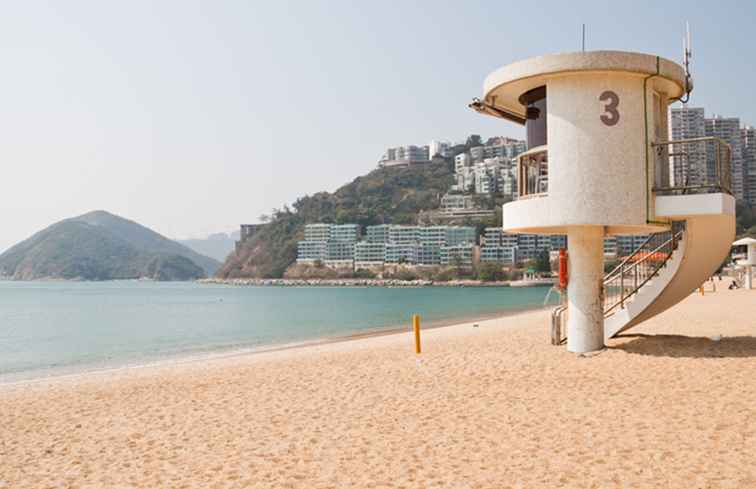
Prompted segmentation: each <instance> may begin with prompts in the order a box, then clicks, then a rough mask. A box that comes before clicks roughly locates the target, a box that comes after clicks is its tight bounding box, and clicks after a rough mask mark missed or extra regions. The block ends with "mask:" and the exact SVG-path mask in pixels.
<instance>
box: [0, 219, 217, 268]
mask: <svg viewBox="0 0 756 489" xmlns="http://www.w3.org/2000/svg"><path fill="white" fill-rule="evenodd" d="M217 265H218V262H216V261H215V260H213V259H211V258H208V257H205V256H202V255H199V254H198V253H196V252H194V251H192V250H190V249H188V248H187V247H185V246H183V245H180V244H178V243H176V242H174V241H171V240H169V239H168V238H165V237H164V236H162V235H160V234H158V233H156V232H154V231H152V230H150V229H148V228H146V227H144V226H142V225H140V224H137V223H135V222H134V221H130V220H128V219H124V218H122V217H118V216H115V215H113V214H109V213H107V212H105V211H94V212H90V213H87V214H84V215H82V216H78V217H74V218H71V219H65V220H63V221H60V222H57V223H55V224H53V225H51V226H49V227H47V228H45V229H43V230H42V231H40V232H38V233H36V234H34V235H33V236H31V237H30V238H28V239H26V240H25V241H22V242H21V243H18V244H17V245H15V246H13V247H12V248H11V249H9V250H7V251H6V252H5V253H3V254H2V255H0V276H4V277H9V278H12V279H16V280H37V279H42V278H50V279H77V280H114V279H135V278H151V279H155V280H193V279H196V278H201V277H204V276H206V275H209V274H211V273H212V272H213V271H214V270H215V268H217Z"/></svg>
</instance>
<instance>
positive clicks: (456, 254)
mask: <svg viewBox="0 0 756 489" xmlns="http://www.w3.org/2000/svg"><path fill="white" fill-rule="evenodd" d="M473 248H474V245H472V244H458V245H454V246H442V247H441V250H440V259H441V260H440V261H441V265H447V266H462V267H471V266H472V262H473Z"/></svg>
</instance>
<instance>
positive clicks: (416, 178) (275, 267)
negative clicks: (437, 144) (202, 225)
mask: <svg viewBox="0 0 756 489" xmlns="http://www.w3.org/2000/svg"><path fill="white" fill-rule="evenodd" d="M453 175H454V172H453V164H452V163H451V162H440V163H433V164H427V165H417V166H413V167H409V168H379V169H377V170H374V171H372V172H370V173H369V174H367V175H365V176H362V177H358V178H356V179H355V180H354V181H352V182H351V183H349V184H347V185H344V186H343V187H341V188H339V189H338V190H336V191H335V192H334V193H328V192H320V193H317V194H314V195H311V196H306V197H302V198H300V199H298V200H297V201H296V202H294V204H293V206H292V207H293V208H291V209H290V208H288V207H287V206H284V208H283V209H279V210H275V211H274V213H273V215H272V216H270V222H269V223H268V224H267V225H265V226H262V227H261V228H260V230H259V231H258V232H257V233H256V234H255V235H254V236H253V237H252V238H251V239H249V240H248V241H247V242H245V243H244V245H243V246H242V247H241V249H240V250H239V252H238V253H236V252H235V253H232V254H231V255H229V257H228V258H227V259H226V262H225V263H224V264H223V266H222V267H221V268H220V270H219V271H218V274H217V276H218V277H219V278H240V277H248V278H275V277H281V276H282V275H283V273H284V271H286V269H287V267H288V266H289V265H291V264H292V263H293V262H294V261H295V260H296V256H297V241H300V240H302V239H303V238H304V226H305V224H308V223H313V222H334V223H347V222H348V223H358V224H360V225H362V226H369V225H373V224H382V223H385V224H411V223H414V222H415V220H416V219H417V214H418V213H419V212H420V211H424V210H432V209H436V208H437V207H438V204H439V199H440V196H441V195H443V194H444V193H445V192H446V191H447V190H448V188H449V186H450V185H451V184H452V183H453Z"/></svg>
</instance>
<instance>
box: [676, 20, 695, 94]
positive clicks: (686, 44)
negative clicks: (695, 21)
mask: <svg viewBox="0 0 756 489" xmlns="http://www.w3.org/2000/svg"><path fill="white" fill-rule="evenodd" d="M692 57H693V50H692V48H691V43H690V24H689V23H688V22H687V21H686V22H685V35H684V36H683V66H684V67H685V96H684V97H680V99H679V100H680V102H682V103H683V104H687V103H688V100H690V90H691V88H690V80H691V76H690V58H692Z"/></svg>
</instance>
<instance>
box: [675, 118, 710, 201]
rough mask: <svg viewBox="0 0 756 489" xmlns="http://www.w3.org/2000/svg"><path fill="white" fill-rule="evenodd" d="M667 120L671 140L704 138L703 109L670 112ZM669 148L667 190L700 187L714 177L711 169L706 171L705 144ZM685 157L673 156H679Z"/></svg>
mask: <svg viewBox="0 0 756 489" xmlns="http://www.w3.org/2000/svg"><path fill="white" fill-rule="evenodd" d="M670 112H671V113H670V115H671V117H670V118H669V125H670V134H671V136H672V140H673V141H675V140H678V141H679V140H681V139H692V138H701V137H704V136H706V125H705V124H704V120H705V117H704V109H703V108H702V107H688V106H687V105H683V106H682V107H677V108H673V109H671V111H670ZM676 146H678V145H672V147H671V148H670V153H671V154H672V155H673V156H671V157H670V168H669V174H670V179H671V182H670V184H671V186H673V187H684V186H688V185H701V184H704V183H706V182H707V181H708V179H709V177H711V176H713V175H714V171H713V170H714V169H713V168H712V169H709V168H708V165H707V158H706V143H693V144H686V145H685V146H684V147H683V145H679V146H680V147H679V148H678V147H676ZM682 154H685V156H675V155H682Z"/></svg>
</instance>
